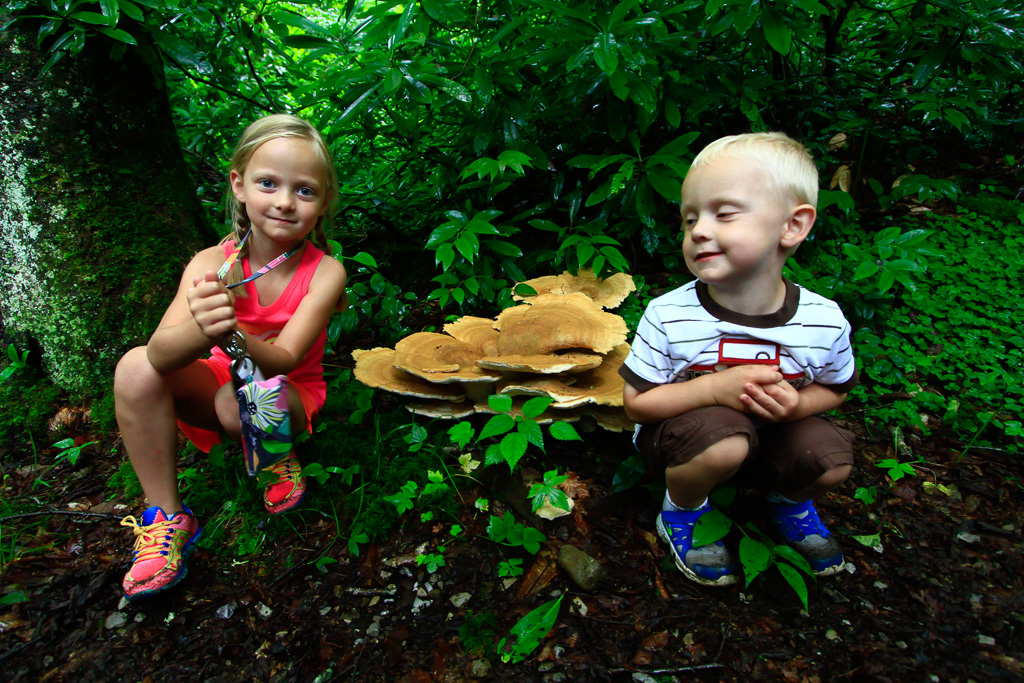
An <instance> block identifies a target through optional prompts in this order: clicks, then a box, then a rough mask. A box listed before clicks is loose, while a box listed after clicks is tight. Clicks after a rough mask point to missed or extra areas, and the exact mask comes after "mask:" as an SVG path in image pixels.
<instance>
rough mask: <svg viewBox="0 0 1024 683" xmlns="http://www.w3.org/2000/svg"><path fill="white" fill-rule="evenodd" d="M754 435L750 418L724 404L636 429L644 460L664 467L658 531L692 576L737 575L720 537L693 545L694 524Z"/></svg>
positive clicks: (707, 579) (719, 580) (713, 580)
mask: <svg viewBox="0 0 1024 683" xmlns="http://www.w3.org/2000/svg"><path fill="white" fill-rule="evenodd" d="M756 440H757V437H756V434H755V430H754V427H753V425H752V424H751V422H750V420H749V418H747V417H746V416H745V415H743V414H742V413H740V412H738V411H736V410H733V409H731V408H726V407H724V406H712V407H709V408H701V409H698V410H695V411H691V412H690V413H686V414H684V415H679V416H677V417H674V418H671V419H669V420H666V421H665V422H663V423H661V424H659V425H656V426H654V427H652V428H645V429H644V430H642V431H641V433H640V438H639V440H638V446H639V447H640V449H641V451H642V452H643V453H644V455H645V457H646V459H647V461H648V465H649V466H650V467H652V468H653V469H655V470H656V469H657V468H659V467H660V468H664V471H665V480H666V486H667V493H666V500H665V504H664V507H663V510H662V512H661V514H660V515H659V516H658V522H657V527H658V534H659V535H660V536H661V537H662V539H664V540H665V541H666V543H668V544H669V546H670V548H671V550H672V553H673V555H674V558H675V561H676V565H677V566H678V567H679V569H680V570H681V571H682V572H683V574H684V575H685V576H687V578H690V579H692V580H693V581H696V582H698V583H701V584H704V585H728V584H731V583H735V582H736V581H737V580H738V577H737V566H736V563H735V561H734V559H733V557H732V555H731V553H729V551H728V550H727V549H726V548H725V546H724V545H723V544H722V542H721V541H718V542H716V543H712V544H709V545H706V546H698V547H694V546H693V530H694V526H695V525H696V523H697V520H699V519H700V518H701V517H702V516H703V515H704V514H705V513H707V512H708V511H710V510H711V507H710V505H709V504H708V502H707V498H708V495H709V494H710V493H711V491H712V490H713V489H714V488H715V487H716V486H718V485H719V484H722V483H724V482H725V481H727V480H728V479H730V478H731V477H732V476H733V475H734V474H735V473H736V471H737V470H738V469H739V468H740V466H741V465H742V463H743V462H744V461H745V460H746V458H747V456H748V454H749V452H750V449H751V446H752V444H755V445H756Z"/></svg>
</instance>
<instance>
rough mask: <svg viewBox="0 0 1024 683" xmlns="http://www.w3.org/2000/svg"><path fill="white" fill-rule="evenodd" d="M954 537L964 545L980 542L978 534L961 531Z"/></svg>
mask: <svg viewBox="0 0 1024 683" xmlns="http://www.w3.org/2000/svg"><path fill="white" fill-rule="evenodd" d="M956 537H957V538H958V539H960V540H961V541H963V542H964V543H978V542H979V541H981V536H979V535H978V534H972V533H970V532H968V531H961V532H960V533H958V534H957V535H956Z"/></svg>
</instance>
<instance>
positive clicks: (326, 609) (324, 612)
mask: <svg viewBox="0 0 1024 683" xmlns="http://www.w3.org/2000/svg"><path fill="white" fill-rule="evenodd" d="M330 611H331V606H330V605H328V606H327V607H321V608H320V616H322V617H326V616H327V613H328V612H330Z"/></svg>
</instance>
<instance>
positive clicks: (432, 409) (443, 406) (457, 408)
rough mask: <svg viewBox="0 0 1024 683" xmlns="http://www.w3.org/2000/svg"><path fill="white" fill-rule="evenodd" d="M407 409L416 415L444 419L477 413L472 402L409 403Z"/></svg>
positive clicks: (459, 417) (455, 418)
mask: <svg viewBox="0 0 1024 683" xmlns="http://www.w3.org/2000/svg"><path fill="white" fill-rule="evenodd" d="M405 409H406V410H408V411H409V412H410V413H415V414H416V415H424V416H426V417H436V418H440V419H442V420H459V419H461V418H464V417H469V416H470V415H473V414H475V413H476V409H475V408H474V407H473V405H472V404H471V403H441V402H439V401H438V402H430V403H407V404H406V406H405Z"/></svg>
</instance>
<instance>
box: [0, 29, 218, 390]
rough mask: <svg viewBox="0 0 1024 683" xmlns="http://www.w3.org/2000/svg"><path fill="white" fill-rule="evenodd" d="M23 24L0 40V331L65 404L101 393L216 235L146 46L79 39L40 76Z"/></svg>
mask: <svg viewBox="0 0 1024 683" xmlns="http://www.w3.org/2000/svg"><path fill="white" fill-rule="evenodd" d="M31 28H32V27H31V26H25V25H24V24H16V25H15V26H14V27H12V28H11V29H10V30H8V31H6V32H3V33H0V165H2V169H0V291H2V295H0V331H2V332H3V336H4V338H5V341H4V345H5V346H6V343H7V342H8V341H10V340H16V342H17V343H18V345H19V346H21V348H23V349H24V348H25V347H26V345H27V346H29V347H31V348H33V349H34V350H35V351H37V352H38V355H39V357H40V358H41V361H42V365H43V367H44V369H45V371H46V372H47V374H48V375H49V377H50V378H51V380H52V381H53V382H54V384H56V385H57V386H59V387H61V388H63V389H65V390H67V391H68V392H70V393H71V395H72V396H73V397H76V398H82V397H90V396H93V397H94V396H100V395H103V394H105V393H107V391H108V390H109V386H110V378H111V373H112V368H113V366H114V364H115V363H116V362H117V360H118V358H120V356H121V355H122V354H123V353H124V351H125V350H126V349H127V348H129V347H130V346H133V345H137V344H140V343H144V342H145V340H146V339H147V338H148V336H149V335H150V334H151V333H152V332H153V329H154V328H155V327H156V325H157V322H158V321H159V319H160V316H161V315H162V313H163V311H164V308H165V307H166V305H167V303H168V302H169V300H170V298H171V296H173V293H174V290H175V287H176V284H177V281H178V278H179V276H180V273H181V270H182V267H183V264H184V263H185V262H186V261H187V260H188V258H189V257H190V256H191V255H192V254H193V253H195V252H196V251H197V250H198V249H199V248H201V246H202V244H204V243H212V242H214V241H215V236H214V235H213V233H212V231H211V230H210V228H209V227H208V226H207V225H206V224H205V222H204V220H203V218H202V213H201V210H200V206H199V202H198V199H197V198H196V192H195V186H194V184H193V183H192V181H191V178H189V174H188V171H187V169H186V167H185V163H184V159H183V157H182V151H181V146H180V143H179V142H178V139H177V136H176V135H175V131H174V125H173V123H172V121H171V115H170V107H169V104H168V100H167V94H166V91H165V90H164V79H163V71H162V67H161V65H160V62H159V58H158V56H157V54H156V53H155V51H154V50H152V49H148V48H147V47H146V46H141V47H139V48H128V49H127V50H126V51H121V50H116V51H115V53H116V52H120V57H119V58H117V59H115V58H114V57H113V56H112V52H111V48H112V46H114V45H115V44H114V43H113V42H112V41H110V40H108V39H106V38H105V37H102V36H95V37H90V38H89V39H88V40H86V47H85V49H84V50H83V51H82V53H81V54H79V55H78V56H77V57H72V58H65V59H63V60H62V61H60V62H58V63H57V64H56V65H55V66H54V67H53V68H52V69H51V70H50V72H49V73H47V74H45V75H40V67H41V65H42V64H43V62H44V61H45V59H46V56H47V55H45V54H41V53H40V52H39V51H38V50H37V49H36V41H35V33H34V31H31V30H30V29H31Z"/></svg>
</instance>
